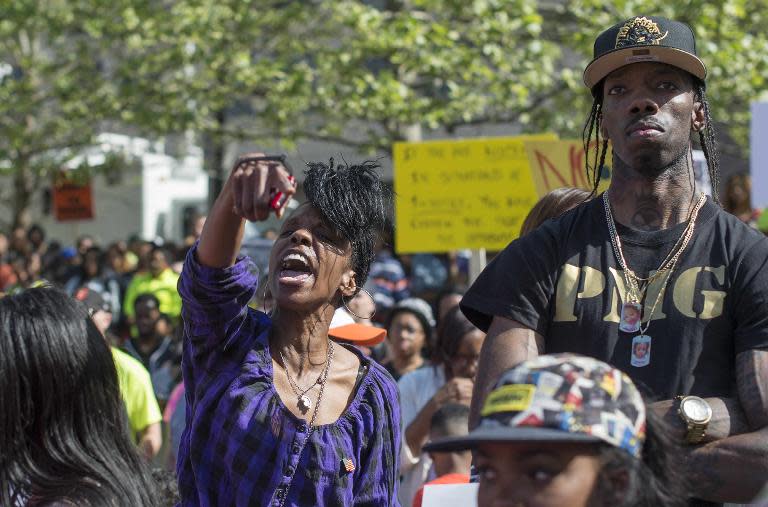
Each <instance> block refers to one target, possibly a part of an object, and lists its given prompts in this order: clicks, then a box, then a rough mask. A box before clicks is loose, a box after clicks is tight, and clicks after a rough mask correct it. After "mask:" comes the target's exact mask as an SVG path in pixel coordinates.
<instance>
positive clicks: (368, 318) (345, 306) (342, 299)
mask: <svg viewBox="0 0 768 507" xmlns="http://www.w3.org/2000/svg"><path fill="white" fill-rule="evenodd" d="M360 290H361V291H363V292H365V293H366V294H367V295H368V297H369V298H371V302H372V303H373V312H371V314H370V315H369V316H368V317H361V316H360V315H358V314H356V313H355V312H353V311H352V310H350V309H349V305H347V302H346V301H345V300H344V295H342V296H341V304H343V305H344V309H345V310H347V311H348V312H349V313H350V314H352V315H354V316H355V317H357V318H358V319H360V320H370V319H372V318H373V316H374V315H376V300H375V299H373V296H371V293H370V292H368V291H367V290H365V289H360ZM356 295H357V294H355V296H356ZM355 296H352V297H355Z"/></svg>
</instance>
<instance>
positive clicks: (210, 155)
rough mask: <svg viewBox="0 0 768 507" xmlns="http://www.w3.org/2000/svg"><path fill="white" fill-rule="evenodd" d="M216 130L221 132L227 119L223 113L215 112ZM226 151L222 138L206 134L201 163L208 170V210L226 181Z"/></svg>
mask: <svg viewBox="0 0 768 507" xmlns="http://www.w3.org/2000/svg"><path fill="white" fill-rule="evenodd" d="M215 118H216V130H218V131H219V132H221V131H222V130H223V128H224V126H225V124H226V121H227V118H226V113H225V112H224V111H217V112H216V115H215ZM225 149H226V145H225V142H224V140H223V138H222V136H220V135H218V134H216V133H207V134H205V135H204V139H203V161H204V163H205V167H206V169H207V170H208V209H211V207H212V206H213V203H214V201H216V197H218V196H219V193H221V189H222V188H223V187H224V181H225V180H226V176H227V171H226V169H225V168H224V152H225Z"/></svg>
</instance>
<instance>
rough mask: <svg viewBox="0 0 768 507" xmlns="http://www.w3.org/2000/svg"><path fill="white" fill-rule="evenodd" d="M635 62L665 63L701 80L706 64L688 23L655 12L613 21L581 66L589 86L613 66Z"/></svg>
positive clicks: (611, 69) (591, 86) (608, 72)
mask: <svg viewBox="0 0 768 507" xmlns="http://www.w3.org/2000/svg"><path fill="white" fill-rule="evenodd" d="M639 62H657V63H666V64H667V65H672V66H674V67H677V68H679V69H682V70H684V71H686V72H688V73H689V74H692V75H694V76H696V77H697V78H699V79H701V80H702V81H704V79H705V78H706V77H707V68H706V67H705V66H704V62H702V61H701V59H699V57H698V56H697V54H696V39H695V37H694V35H693V30H691V27H690V26H688V25H686V24H685V23H682V22H680V21H673V20H670V19H666V18H662V17H658V16H635V17H633V18H629V19H628V20H626V21H622V22H621V23H617V24H616V25H613V26H612V27H611V28H609V29H608V30H606V31H604V32H603V33H601V34H600V35H599V36H598V37H597V39H596V40H595V46H594V59H593V60H592V61H591V62H590V63H589V65H587V68H586V69H585V70H584V84H586V85H587V88H590V89H592V90H593V93H594V92H595V90H594V89H593V88H594V87H595V85H597V84H598V83H599V82H600V81H601V80H602V79H603V78H604V77H605V76H607V75H608V74H610V73H611V72H613V71H614V70H616V69H618V68H620V67H623V66H625V65H629V64H632V63H639Z"/></svg>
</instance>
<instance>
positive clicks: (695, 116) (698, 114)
mask: <svg viewBox="0 0 768 507" xmlns="http://www.w3.org/2000/svg"><path fill="white" fill-rule="evenodd" d="M706 126H707V118H706V116H705V115H704V104H702V103H701V102H698V101H696V102H694V103H693V111H691V130H693V131H694V132H701V131H702V130H703V129H704V127H706Z"/></svg>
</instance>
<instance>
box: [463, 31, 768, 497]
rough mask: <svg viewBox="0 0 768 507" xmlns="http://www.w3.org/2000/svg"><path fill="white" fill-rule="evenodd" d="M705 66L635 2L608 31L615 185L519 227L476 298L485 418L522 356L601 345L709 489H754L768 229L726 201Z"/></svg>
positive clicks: (470, 301)
mask: <svg viewBox="0 0 768 507" xmlns="http://www.w3.org/2000/svg"><path fill="white" fill-rule="evenodd" d="M705 77H706V68H705V67H704V64H703V63H702V61H701V60H700V59H699V57H698V56H697V55H696V42H695V40H694V35H693V31H692V30H691V28H690V27H689V26H688V25H685V24H684V23H680V22H677V21H671V20H668V19H665V18H660V17H656V16H636V17H633V18H630V19H628V20H626V21H622V22H620V23H618V24H616V25H615V26H613V27H611V28H609V29H608V30H606V31H605V32H603V33H602V34H600V36H599V37H598V38H597V40H596V42H595V45H594V60H592V62H591V63H590V64H589V65H588V66H587V68H586V71H585V73H584V82H585V83H586V85H587V87H588V88H589V89H590V91H591V92H592V96H593V97H594V102H593V106H592V110H591V112H590V115H589V119H588V121H587V124H586V126H585V129H584V142H585V149H586V150H587V156H586V157H585V159H586V160H587V167H586V169H587V172H588V173H589V174H590V175H591V177H592V181H593V182H594V185H595V186H594V189H593V194H596V193H597V185H598V182H599V179H600V177H601V176H604V175H605V172H606V171H607V167H606V160H605V159H606V157H607V151H608V150H607V148H608V144H609V143H610V144H611V147H612V161H611V163H610V166H611V181H610V186H609V188H608V190H607V191H606V192H604V193H603V194H602V195H600V196H599V197H597V198H595V199H592V200H590V201H588V202H585V203H583V204H581V205H579V206H577V207H576V208H575V209H573V210H571V211H569V212H567V213H565V214H564V215H562V216H560V217H559V218H557V219H555V220H550V221H547V222H545V223H544V224H543V225H542V226H540V227H539V228H537V229H536V230H534V231H532V232H531V233H529V234H527V235H525V236H523V237H521V238H519V239H518V240H516V241H514V242H512V243H511V244H510V245H509V246H508V247H507V248H506V249H505V250H504V251H503V252H502V253H501V254H500V255H498V256H497V257H496V258H494V260H493V261H492V262H491V263H490V264H489V265H488V266H487V268H486V269H485V270H484V272H483V273H482V274H481V275H480V276H479V277H478V279H477V281H476V282H475V284H474V285H473V286H472V287H471V288H470V290H469V291H468V292H467V294H466V296H465V297H464V299H463V300H462V303H461V307H462V310H463V311H464V312H465V313H466V314H467V316H468V317H470V319H472V321H473V322H474V323H475V324H476V325H477V326H478V327H480V328H481V329H487V330H488V338H487V339H486V341H485V344H484V346H483V351H482V354H481V358H480V367H479V368H478V376H477V381H476V383H475V393H474V396H473V418H472V419H473V421H475V422H476V421H477V417H478V415H479V412H480V407H482V406H483V401H484V399H485V396H486V394H487V392H488V391H489V390H490V388H491V386H492V385H493V382H494V381H495V380H496V379H497V378H498V376H499V374H500V373H501V372H502V371H504V370H506V369H508V368H510V367H512V366H514V365H516V364H518V363H520V362H521V361H523V360H525V359H529V358H531V357H534V356H536V355H537V354H539V353H542V352H546V353H555V352H575V353H581V354H585V355H589V356H593V357H596V358H598V359H600V360H603V361H606V362H608V363H610V364H612V365H613V366H615V367H617V368H619V369H621V370H622V371H625V372H627V374H629V376H630V377H631V378H632V380H633V381H634V382H635V384H637V385H638V386H640V387H641V388H642V389H643V390H647V391H648V393H649V394H650V396H651V397H652V398H651V399H654V400H659V401H658V402H656V403H654V404H653V405H652V409H653V410H654V411H655V412H657V413H658V414H660V415H663V416H664V418H665V419H666V421H667V422H668V423H669V424H671V425H672V426H673V427H674V430H675V431H676V433H677V435H678V438H679V440H680V441H681V442H685V443H686V444H687V446H686V457H685V463H684V464H683V465H681V466H682V467H683V468H684V470H685V471H686V473H688V474H689V475H690V476H691V478H692V479H693V481H692V487H693V489H692V494H693V495H694V496H695V497H698V498H703V499H706V500H709V501H716V502H724V501H731V502H748V501H750V500H751V498H753V497H754V495H755V494H757V492H758V491H759V490H760V489H761V487H762V485H763V484H764V483H765V481H766V479H767V478H768V390H767V389H766V388H765V386H766V385H768V350H767V349H768V304H767V303H768V269H765V268H766V264H768V240H767V239H766V238H765V237H764V236H763V235H761V234H759V233H758V232H756V231H754V230H752V229H750V228H749V227H748V226H746V225H745V224H743V223H741V222H740V221H739V220H738V219H736V218H735V217H733V216H731V215H730V214H728V213H726V212H725V211H723V209H722V208H721V207H720V206H719V205H718V200H717V191H718V190H717V183H718V175H719V167H718V157H717V149H716V146H715V137H714V131H713V121H712V118H711V116H710V112H709V104H708V102H707V99H706V93H705V82H704V80H705ZM730 78H732V79H738V78H737V77H736V76H730ZM694 139H696V140H697V141H698V143H699V144H700V145H701V148H702V150H703V151H704V154H705V156H706V159H707V165H708V168H709V173H710V179H711V181H712V184H713V190H714V196H713V197H707V196H706V195H704V193H703V192H702V190H701V189H700V188H698V187H697V183H696V181H695V178H694V169H693V163H692V143H693V141H694ZM593 148H596V149H597V151H594V150H593ZM638 314H639V315H640V316H641V318H640V319H636V318H634V317H633V316H636V315H638ZM633 352H634V353H633ZM696 502H698V501H696Z"/></svg>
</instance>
